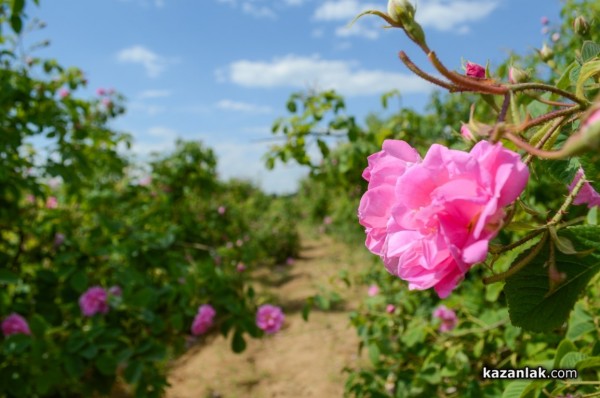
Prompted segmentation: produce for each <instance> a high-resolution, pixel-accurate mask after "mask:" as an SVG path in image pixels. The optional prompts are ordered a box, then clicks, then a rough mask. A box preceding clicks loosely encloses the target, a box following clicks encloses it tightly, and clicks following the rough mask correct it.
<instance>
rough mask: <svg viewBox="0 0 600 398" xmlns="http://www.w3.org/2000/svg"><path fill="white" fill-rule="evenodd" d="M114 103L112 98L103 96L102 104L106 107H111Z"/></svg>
mask: <svg viewBox="0 0 600 398" xmlns="http://www.w3.org/2000/svg"><path fill="white" fill-rule="evenodd" d="M112 104H113V102H112V101H111V99H110V98H102V105H104V106H105V107H107V108H110V107H111V106H112Z"/></svg>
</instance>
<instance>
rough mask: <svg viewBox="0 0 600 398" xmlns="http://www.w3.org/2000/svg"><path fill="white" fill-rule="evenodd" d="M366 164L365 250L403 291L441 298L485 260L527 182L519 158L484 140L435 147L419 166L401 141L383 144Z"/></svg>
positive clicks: (363, 203) (414, 154)
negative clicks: (462, 146) (464, 146)
mask: <svg viewBox="0 0 600 398" xmlns="http://www.w3.org/2000/svg"><path fill="white" fill-rule="evenodd" d="M368 161H369V165H368V167H367V168H366V169H365V171H364V173H363V177H364V178H365V179H366V180H367V181H369V186H368V190H367V192H366V193H365V194H364V195H363V197H362V198H361V201H360V207H359V209H358V217H359V221H360V223H361V224H362V225H363V226H364V227H366V234H367V240H366V246H367V248H368V249H369V250H370V251H371V252H373V253H374V254H377V255H379V256H380V257H381V258H382V260H383V262H384V263H385V266H386V268H387V270H388V271H389V272H390V273H391V274H393V275H396V276H398V277H399V278H401V279H404V280H406V281H408V282H409V285H408V287H409V289H419V290H424V289H429V288H432V287H433V288H434V289H435V290H436V292H437V293H438V295H439V296H440V297H442V298H443V297H446V296H448V295H449V294H450V292H451V291H452V290H453V289H454V288H455V287H456V285H457V284H458V283H459V282H460V281H461V280H463V279H464V275H465V274H466V272H467V271H468V270H469V269H470V268H471V266H472V265H473V264H476V263H478V262H481V261H483V260H484V259H485V257H486V255H487V252H488V244H489V241H490V240H491V239H493V238H494V237H495V236H496V235H497V233H498V231H499V229H500V228H501V227H502V223H503V219H504V216H505V211H504V207H506V206H507V205H509V204H510V203H512V202H513V201H514V200H515V199H516V198H517V197H518V196H519V195H520V194H521V192H522V191H523V189H524V188H525V185H526V184H527V180H528V178H529V170H528V169H527V166H526V165H525V164H523V162H522V161H521V158H520V156H519V155H518V154H517V153H514V152H512V151H510V150H508V149H505V148H504V147H502V144H500V143H497V144H494V145H492V144H490V143H489V142H487V141H480V142H478V143H477V144H476V145H475V146H474V147H473V149H471V152H469V153H467V152H463V151H458V150H452V149H448V148H446V147H444V146H441V145H437V144H434V145H433V146H431V148H430V149H429V151H428V152H427V154H426V155H425V158H424V159H423V160H421V158H420V157H419V154H418V153H417V151H416V150H415V149H414V148H412V147H411V146H410V145H408V144H407V143H406V142H404V141H397V140H386V141H384V143H383V150H382V151H381V152H377V153H375V154H373V155H371V156H369V159H368Z"/></svg>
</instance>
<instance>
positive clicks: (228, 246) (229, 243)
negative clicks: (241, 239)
mask: <svg viewBox="0 0 600 398" xmlns="http://www.w3.org/2000/svg"><path fill="white" fill-rule="evenodd" d="M225 247H226V248H228V249H233V242H227V243H225Z"/></svg>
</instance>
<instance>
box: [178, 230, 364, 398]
mask: <svg viewBox="0 0 600 398" xmlns="http://www.w3.org/2000/svg"><path fill="white" fill-rule="evenodd" d="M363 254H364V253H361V252H360V251H359V253H351V252H349V250H348V248H347V247H346V246H344V245H342V244H340V243H338V242H334V241H333V240H331V239H329V238H327V237H324V236H321V237H319V238H318V240H315V239H314V238H313V239H310V238H309V239H305V240H304V244H303V248H302V252H301V256H300V257H301V258H300V259H298V260H296V262H295V264H293V265H291V266H286V267H281V268H278V269H276V270H273V269H271V270H264V271H262V272H264V273H263V274H262V275H258V279H264V278H268V279H270V281H269V282H271V283H269V284H275V285H279V287H276V288H273V289H272V291H273V293H274V294H276V295H277V296H278V297H279V303H280V304H282V307H283V309H284V312H285V314H286V323H285V326H284V329H282V330H281V331H280V332H279V333H277V334H275V335H273V336H268V337H267V338H265V339H263V340H250V339H249V340H247V342H248V347H247V349H246V351H244V352H243V353H242V354H234V353H233V352H232V351H231V349H230V344H229V341H227V340H225V339H224V338H223V337H221V336H219V337H217V338H216V339H215V340H214V341H212V342H211V343H210V344H207V345H205V346H202V347H195V348H193V349H192V350H190V352H188V353H187V354H186V355H184V356H183V357H182V358H181V359H180V360H179V361H177V363H176V364H175V365H174V366H173V369H172V371H171V374H170V377H169V382H170V383H171V384H172V387H171V388H170V389H169V390H168V392H167V397H169V398H192V397H193V398H209V397H211V398H216V397H220V398H237V397H257V398H263V397H286V398H288V397H289V398H292V397H293V398H298V397H341V396H342V395H343V390H344V381H345V374H343V373H342V369H343V368H344V366H348V365H353V364H355V363H356V361H357V360H358V358H357V347H358V339H357V337H356V332H355V330H354V329H353V328H352V327H351V326H350V324H349V321H348V312H349V311H350V310H351V309H352V308H353V307H354V306H355V305H356V303H357V298H358V297H359V295H362V294H364V292H357V291H356V290H353V289H348V288H346V287H343V286H344V285H342V284H340V283H339V282H338V283H336V284H335V286H336V288H335V290H336V291H338V292H339V293H341V294H342V295H343V298H344V299H345V301H344V303H343V304H342V305H341V308H337V309H336V311H328V312H320V311H312V312H311V314H310V318H309V321H308V322H304V320H303V319H302V316H301V306H302V303H303V302H304V300H305V299H306V298H307V297H309V296H312V295H314V294H316V293H318V292H319V287H325V288H327V289H331V288H332V284H331V282H332V281H335V280H336V279H337V278H335V276H336V275H338V272H339V271H340V270H341V269H349V270H352V269H353V270H355V271H354V272H358V270H360V269H361V268H362V269H364V268H363V266H362V265H361V262H362V263H363V264H364V261H365V260H366V256H364V255H363Z"/></svg>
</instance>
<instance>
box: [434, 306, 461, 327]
mask: <svg viewBox="0 0 600 398" xmlns="http://www.w3.org/2000/svg"><path fill="white" fill-rule="evenodd" d="M433 317H434V318H438V319H439V320H441V321H442V323H441V324H440V329H439V330H440V332H449V331H451V330H452V329H454V328H455V327H456V324H457V323H458V318H457V317H456V313H455V312H454V311H453V310H451V309H449V308H447V307H446V306H445V305H440V306H439V307H437V308H436V309H435V310H434V311H433Z"/></svg>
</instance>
